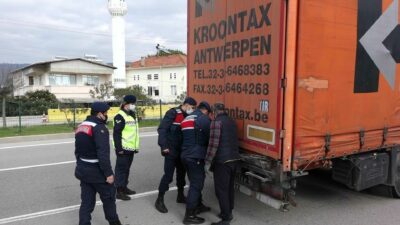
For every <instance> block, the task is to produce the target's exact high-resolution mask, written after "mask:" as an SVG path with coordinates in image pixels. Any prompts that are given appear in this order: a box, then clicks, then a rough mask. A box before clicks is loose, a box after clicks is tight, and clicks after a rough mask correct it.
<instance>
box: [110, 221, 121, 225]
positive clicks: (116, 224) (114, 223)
mask: <svg viewBox="0 0 400 225" xmlns="http://www.w3.org/2000/svg"><path fill="white" fill-rule="evenodd" d="M109 223H110V225H122V223H121V221H119V220H117V221H113V222H109Z"/></svg>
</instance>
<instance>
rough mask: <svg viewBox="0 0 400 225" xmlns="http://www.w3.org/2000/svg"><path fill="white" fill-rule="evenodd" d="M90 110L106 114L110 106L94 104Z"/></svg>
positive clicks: (99, 103)
mask: <svg viewBox="0 0 400 225" xmlns="http://www.w3.org/2000/svg"><path fill="white" fill-rule="evenodd" d="M91 109H92V111H94V112H106V111H108V110H109V109H110V106H109V105H107V103H105V102H94V103H93V104H92V107H91Z"/></svg>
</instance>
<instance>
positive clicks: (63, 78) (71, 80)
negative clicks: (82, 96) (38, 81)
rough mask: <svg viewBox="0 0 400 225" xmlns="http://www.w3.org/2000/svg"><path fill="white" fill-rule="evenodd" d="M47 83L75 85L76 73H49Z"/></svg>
mask: <svg viewBox="0 0 400 225" xmlns="http://www.w3.org/2000/svg"><path fill="white" fill-rule="evenodd" d="M49 83H50V85H52V86H73V85H76V75H64V74H51V75H50V76H49Z"/></svg>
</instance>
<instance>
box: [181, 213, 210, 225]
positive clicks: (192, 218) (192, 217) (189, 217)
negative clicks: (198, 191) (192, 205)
mask: <svg viewBox="0 0 400 225" xmlns="http://www.w3.org/2000/svg"><path fill="white" fill-rule="evenodd" d="M204 221H205V219H204V218H201V217H198V216H196V210H195V209H186V213H185V218H184V219H183V224H202V223H204Z"/></svg>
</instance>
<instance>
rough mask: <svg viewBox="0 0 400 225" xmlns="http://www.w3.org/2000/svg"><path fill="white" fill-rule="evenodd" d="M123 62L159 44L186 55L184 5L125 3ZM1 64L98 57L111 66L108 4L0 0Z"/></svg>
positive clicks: (160, 0) (169, 0)
mask: <svg viewBox="0 0 400 225" xmlns="http://www.w3.org/2000/svg"><path fill="white" fill-rule="evenodd" d="M127 3H128V14H127V15H126V16H125V21H126V60H127V61H135V60H138V59H140V56H146V55H147V54H151V53H155V46H156V44H157V43H160V44H161V45H163V46H165V47H167V48H172V49H180V50H182V51H184V52H186V36H187V27H186V24H187V16H186V13H187V0H127ZM0 30H1V32H0V34H1V35H0V63H33V62H37V61H43V60H50V59H52V58H53V57H54V56H66V57H83V55H84V54H92V55H97V56H99V58H101V59H103V60H104V62H111V61H112V46H111V44H112V42H111V15H110V14H109V12H108V9H107V0H80V1H78V0H0Z"/></svg>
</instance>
